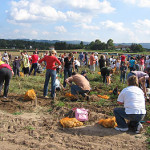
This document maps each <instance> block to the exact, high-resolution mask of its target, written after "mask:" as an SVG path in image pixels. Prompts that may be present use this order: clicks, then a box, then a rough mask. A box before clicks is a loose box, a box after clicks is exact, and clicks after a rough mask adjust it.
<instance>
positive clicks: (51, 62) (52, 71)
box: [39, 50, 61, 100]
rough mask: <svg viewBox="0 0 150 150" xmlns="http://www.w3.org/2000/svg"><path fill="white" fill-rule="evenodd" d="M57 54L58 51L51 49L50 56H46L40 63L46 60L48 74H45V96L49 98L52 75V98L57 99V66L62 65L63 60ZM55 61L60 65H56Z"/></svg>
mask: <svg viewBox="0 0 150 150" xmlns="http://www.w3.org/2000/svg"><path fill="white" fill-rule="evenodd" d="M55 55H56V51H55V50H52V51H50V53H49V55H48V56H45V57H44V58H42V59H41V60H39V63H42V61H46V75H45V83H44V91H43V96H44V97H45V98H49V97H48V96H47V94H48V84H49V80H50V77H51V98H52V99H53V100H54V99H55V80H56V68H57V67H59V65H61V62H60V61H59V60H58V58H57V57H56V56H55ZM55 63H57V64H58V66H56V64H55Z"/></svg>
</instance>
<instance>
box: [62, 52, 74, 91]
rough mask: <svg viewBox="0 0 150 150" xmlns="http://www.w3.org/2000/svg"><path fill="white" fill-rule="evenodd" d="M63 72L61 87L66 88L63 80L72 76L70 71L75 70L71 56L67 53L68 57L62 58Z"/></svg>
mask: <svg viewBox="0 0 150 150" xmlns="http://www.w3.org/2000/svg"><path fill="white" fill-rule="evenodd" d="M62 69H63V70H64V82H63V86H64V88H65V87H66V82H65V80H66V79H67V78H68V77H70V76H71V75H72V69H73V70H75V66H74V59H73V54H72V53H69V55H68V57H66V58H64V63H63V68H62Z"/></svg>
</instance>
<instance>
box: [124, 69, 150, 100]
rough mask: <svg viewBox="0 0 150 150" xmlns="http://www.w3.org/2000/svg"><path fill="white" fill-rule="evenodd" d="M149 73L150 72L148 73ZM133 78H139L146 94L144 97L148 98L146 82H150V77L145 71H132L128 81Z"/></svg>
mask: <svg viewBox="0 0 150 150" xmlns="http://www.w3.org/2000/svg"><path fill="white" fill-rule="evenodd" d="M148 72H149V71H148ZM131 76H136V77H137V78H138V83H139V84H140V85H141V87H142V89H143V92H144V96H145V98H146V97H147V95H146V86H145V82H146V80H148V81H149V80H150V78H149V75H148V74H147V73H145V72H143V71H131V72H130V73H129V74H128V76H127V79H128V78H129V77H131Z"/></svg>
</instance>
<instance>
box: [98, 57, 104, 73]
mask: <svg viewBox="0 0 150 150" xmlns="http://www.w3.org/2000/svg"><path fill="white" fill-rule="evenodd" d="M98 62H99V67H100V71H101V69H102V68H103V67H105V66H106V60H105V58H104V55H101V56H100V59H99V61H98Z"/></svg>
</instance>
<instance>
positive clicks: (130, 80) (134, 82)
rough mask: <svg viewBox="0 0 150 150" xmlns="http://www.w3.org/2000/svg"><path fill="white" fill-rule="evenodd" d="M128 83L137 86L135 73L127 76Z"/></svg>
mask: <svg viewBox="0 0 150 150" xmlns="http://www.w3.org/2000/svg"><path fill="white" fill-rule="evenodd" d="M128 85H129V86H138V78H137V77H136V76H135V75H133V76H131V77H129V78H128Z"/></svg>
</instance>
